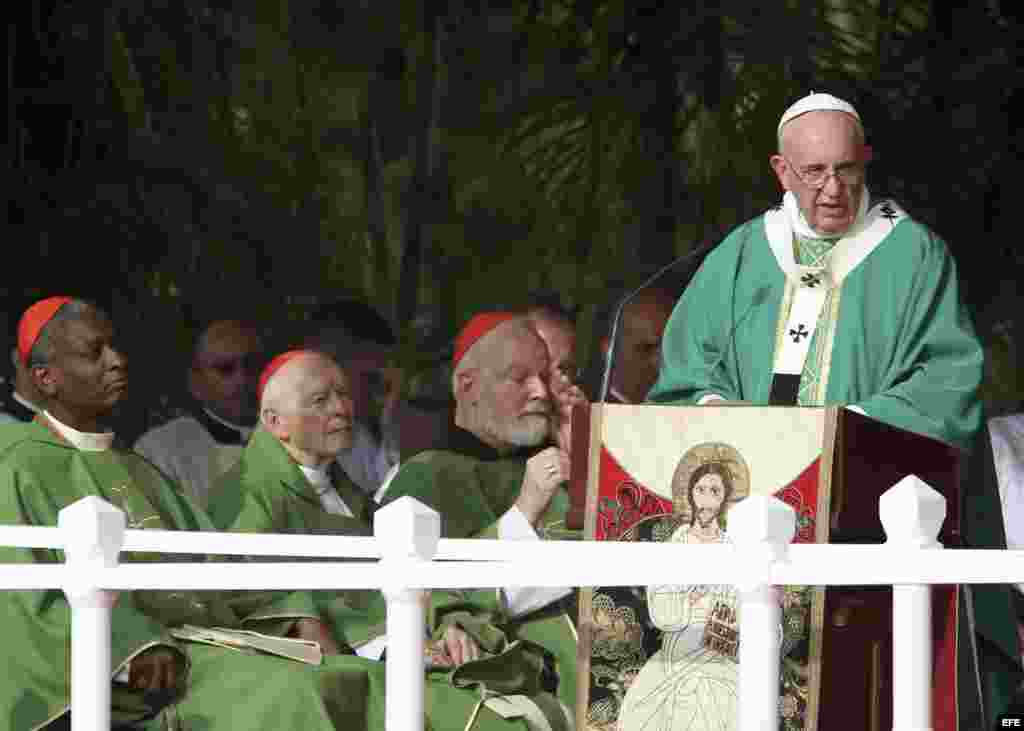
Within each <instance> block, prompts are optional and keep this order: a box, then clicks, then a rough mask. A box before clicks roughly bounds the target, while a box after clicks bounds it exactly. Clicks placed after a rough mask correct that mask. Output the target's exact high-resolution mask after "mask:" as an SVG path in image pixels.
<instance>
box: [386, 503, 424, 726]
mask: <svg viewBox="0 0 1024 731" xmlns="http://www.w3.org/2000/svg"><path fill="white" fill-rule="evenodd" d="M373 534H374V536H375V537H376V538H377V540H378V541H379V543H380V550H381V556H382V561H381V569H382V571H383V572H384V581H383V592H384V598H385V599H386V600H387V606H388V618H387V634H388V650H387V653H388V654H387V661H386V662H387V666H386V668H385V671H386V673H387V685H386V693H385V699H384V708H385V728H386V729H387V731H423V710H424V709H423V694H424V682H425V680H424V677H425V676H424V662H423V650H424V647H423V641H424V635H425V634H426V616H425V615H426V612H425V606H424V599H425V597H426V592H425V591H423V590H422V589H410V588H409V587H408V579H407V577H409V576H413V575H415V573H416V569H417V566H418V565H419V564H422V563H423V562H424V561H430V560H431V559H433V557H434V555H435V554H436V553H437V542H438V540H439V539H440V537H441V517H440V516H439V515H438V514H437V512H436V511H434V510H431V509H430V508H428V507H427V506H426V505H424V504H423V503H421V502H419V501H417V500H414V499H413V498H411V497H408V496H406V497H403V498H399V499H398V500H396V501H395V502H393V503H391V504H389V505H386V506H385V507H383V508H381V509H380V510H378V511H377V512H376V513H375V514H374V517H373Z"/></svg>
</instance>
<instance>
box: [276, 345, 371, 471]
mask: <svg viewBox="0 0 1024 731" xmlns="http://www.w3.org/2000/svg"><path fill="white" fill-rule="evenodd" d="M292 367H293V368H295V369H300V370H299V372H298V373H297V374H296V377H295V378H294V379H293V380H292V381H291V383H292V384H293V385H292V387H291V391H292V392H291V393H290V394H289V396H291V398H290V399H289V401H290V402H291V404H290V406H291V407H290V408H281V410H280V413H279V414H278V422H277V425H276V427H275V428H274V429H273V430H272V431H273V433H274V435H275V436H276V437H277V438H278V439H282V440H283V441H287V442H288V443H289V444H290V445H291V446H292V447H293V449H295V450H296V451H298V452H299V453H301V454H303V455H306V456H308V457H311V458H312V460H311V461H314V462H318V463H323V462H328V461H330V460H332V459H334V458H335V457H336V456H337V455H338V453H339V452H341V451H342V450H344V449H348V448H349V447H351V446H352V420H353V407H352V394H351V392H350V390H349V380H348V377H347V376H346V375H345V373H344V371H342V370H341V368H339V367H338V366H337V364H335V363H334V362H333V361H331V360H329V359H327V358H319V357H309V358H303V359H302V360H301V361H299V362H296V363H295V364H294V365H293V366H292Z"/></svg>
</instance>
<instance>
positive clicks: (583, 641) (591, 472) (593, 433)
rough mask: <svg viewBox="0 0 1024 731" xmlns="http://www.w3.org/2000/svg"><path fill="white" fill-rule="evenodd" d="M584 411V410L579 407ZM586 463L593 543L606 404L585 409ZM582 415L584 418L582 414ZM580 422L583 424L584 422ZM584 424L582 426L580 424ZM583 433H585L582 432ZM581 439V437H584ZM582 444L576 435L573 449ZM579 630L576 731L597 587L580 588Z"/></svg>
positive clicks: (587, 524) (580, 727)
mask: <svg viewBox="0 0 1024 731" xmlns="http://www.w3.org/2000/svg"><path fill="white" fill-rule="evenodd" d="M577 409H578V411H583V407H577ZM586 412H587V415H586V419H585V421H586V424H587V427H588V429H587V431H586V433H587V462H586V474H585V479H586V492H585V493H584V497H585V502H584V523H583V540H585V541H592V540H594V534H595V533H596V530H597V493H598V488H599V486H600V480H601V449H602V448H603V447H604V440H603V439H602V436H603V434H604V429H603V427H604V405H602V404H591V405H590V406H589V407H587V408H586ZM581 416H582V415H581ZM580 421H584V419H581V420H580ZM581 425H582V424H581ZM581 431H582V430H581ZM581 436H582V435H581ZM577 444H579V442H578V441H577V440H576V434H575V433H574V435H573V447H574V448H575V447H576V445H577ZM579 592H580V601H579V613H580V614H579V623H578V625H579V628H578V637H577V644H576V648H577V650H576V729H577V731H585V729H586V728H587V709H588V707H589V705H590V654H591V650H592V649H593V643H594V622H593V617H594V614H593V612H594V587H592V586H586V587H580V589H579Z"/></svg>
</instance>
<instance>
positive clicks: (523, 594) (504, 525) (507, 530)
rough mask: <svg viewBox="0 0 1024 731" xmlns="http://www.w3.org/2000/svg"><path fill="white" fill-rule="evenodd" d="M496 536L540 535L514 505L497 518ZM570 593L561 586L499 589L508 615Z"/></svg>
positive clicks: (511, 538) (530, 537) (535, 538)
mask: <svg viewBox="0 0 1024 731" xmlns="http://www.w3.org/2000/svg"><path fill="white" fill-rule="evenodd" d="M498 538H499V539H500V540H503V541H539V540H540V536H538V535H537V531H535V530H534V529H533V526H532V525H530V521H528V520H527V519H526V516H525V515H523V512H522V511H521V510H520V509H519V508H517V507H516V506H514V505H513V506H512V507H511V508H509V509H508V512H506V513H505V514H504V515H503V516H501V518H499V519H498ZM571 593H572V589H568V588H563V587H543V588H532V587H521V586H507V587H504V588H502V590H501V598H502V601H503V602H504V604H505V611H507V612H508V614H509V616H510V617H521V616H523V615H525V614H529V613H530V612H533V611H536V610H537V609H541V608H542V607H546V606H547V605H548V604H551V603H552V602H556V601H558V600H559V599H561V598H562V597H565V596H568V595H569V594H571Z"/></svg>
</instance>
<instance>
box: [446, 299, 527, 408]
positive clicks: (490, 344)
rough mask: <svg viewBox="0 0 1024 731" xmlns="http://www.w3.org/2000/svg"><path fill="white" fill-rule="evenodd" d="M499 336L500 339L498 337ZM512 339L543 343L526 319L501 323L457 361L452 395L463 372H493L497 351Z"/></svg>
mask: <svg viewBox="0 0 1024 731" xmlns="http://www.w3.org/2000/svg"><path fill="white" fill-rule="evenodd" d="M499 335H500V336H501V337H499ZM513 338H526V339H536V340H538V341H539V342H541V343H543V342H544V341H543V340H542V339H541V337H540V335H538V334H537V331H536V330H535V329H534V328H533V327H532V326H531V325H530V322H529V320H528V319H527V318H526V317H523V316H521V315H520V316H517V317H516V318H515V319H513V320H508V321H507V322H503V323H501V324H500V325H498V326H497V327H496V328H494V329H493V330H491V332H489V333H487V334H486V335H484V336H483V337H482V338H480V339H479V340H478V341H477V342H475V343H473V345H471V346H470V348H469V350H467V351H466V353H465V355H463V356H462V359H461V360H460V361H459V364H458V365H457V366H456V367H455V370H454V372H453V373H452V378H451V387H452V394H453V395H454V394H455V393H456V385H457V384H458V377H459V375H460V374H461V373H463V372H464V371H468V370H471V369H473V368H481V369H484V370H487V371H493V369H494V365H493V364H494V358H495V354H496V351H497V349H498V348H499V347H500V346H501V345H503V344H504V342H505V340H507V339H513Z"/></svg>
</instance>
